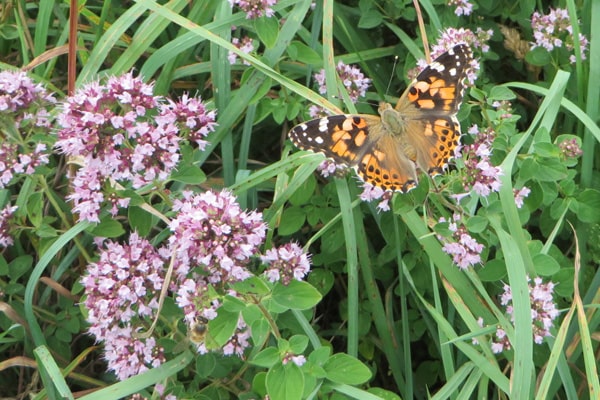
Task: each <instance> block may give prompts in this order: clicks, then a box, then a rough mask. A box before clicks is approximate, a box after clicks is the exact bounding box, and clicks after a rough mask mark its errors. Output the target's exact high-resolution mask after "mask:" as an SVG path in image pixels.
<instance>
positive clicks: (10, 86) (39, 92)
mask: <svg viewBox="0 0 600 400" xmlns="http://www.w3.org/2000/svg"><path fill="white" fill-rule="evenodd" d="M55 102H56V99H54V97H53V96H52V94H50V93H49V92H48V91H46V89H45V88H44V87H43V86H42V85H40V84H39V83H35V82H34V81H33V80H32V79H31V78H30V77H29V76H27V74H26V73H25V72H23V71H2V72H0V116H1V115H2V114H8V113H14V114H16V116H17V119H18V120H19V121H21V120H24V119H25V120H33V121H34V123H35V124H36V125H38V126H40V125H41V126H45V125H44V123H43V121H44V120H45V119H46V118H47V117H48V110H47V109H46V106H48V105H51V104H54V103H55ZM29 111H31V112H29ZM38 112H41V114H38ZM38 118H41V120H42V122H40V121H39V120H38Z"/></svg>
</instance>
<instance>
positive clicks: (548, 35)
mask: <svg viewBox="0 0 600 400" xmlns="http://www.w3.org/2000/svg"><path fill="white" fill-rule="evenodd" d="M531 28H532V30H533V37H534V38H535V43H532V45H531V49H532V50H533V49H535V48H536V47H543V48H545V49H546V50H548V51H552V50H554V48H555V47H562V46H563V45H564V47H565V48H566V49H567V50H569V51H573V50H574V38H573V26H572V25H571V20H570V19H569V12H568V11H567V10H566V9H563V8H556V9H552V8H551V9H550V12H549V13H548V14H540V13H539V12H537V11H536V12H534V13H533V15H532V16H531ZM578 41H579V48H580V51H581V53H580V55H581V59H582V60H585V59H586V55H585V52H586V50H587V48H588V45H589V41H588V40H587V38H586V37H585V36H584V35H583V34H581V33H580V34H579V38H578ZM569 61H570V62H571V63H575V61H576V57H575V55H571V56H570V57H569Z"/></svg>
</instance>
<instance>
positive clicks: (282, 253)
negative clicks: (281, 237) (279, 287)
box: [261, 243, 310, 285]
mask: <svg viewBox="0 0 600 400" xmlns="http://www.w3.org/2000/svg"><path fill="white" fill-rule="evenodd" d="M261 260H262V262H263V263H265V264H267V269H266V271H265V275H266V277H267V279H269V280H270V281H271V282H281V283H282V284H283V285H289V283H290V282H291V281H292V279H296V280H299V281H300V280H302V279H303V278H304V277H305V276H306V274H308V271H309V270H310V258H309V256H308V254H306V253H304V251H302V248H300V246H298V245H297V244H296V243H286V244H284V245H283V246H281V247H279V248H272V249H269V250H267V251H266V253H265V255H263V256H262V257H261Z"/></svg>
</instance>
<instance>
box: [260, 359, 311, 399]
mask: <svg viewBox="0 0 600 400" xmlns="http://www.w3.org/2000/svg"><path fill="white" fill-rule="evenodd" d="M266 384H267V393H268V394H269V398H270V399H271V400H300V399H301V398H302V393H303V392H304V374H302V371H301V370H300V368H299V367H298V366H297V365H296V364H294V363H288V364H286V365H282V364H281V363H279V364H277V365H275V366H274V367H273V368H271V369H270V370H269V372H267V380H266Z"/></svg>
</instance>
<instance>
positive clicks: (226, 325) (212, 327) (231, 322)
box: [208, 308, 240, 347]
mask: <svg viewBox="0 0 600 400" xmlns="http://www.w3.org/2000/svg"><path fill="white" fill-rule="evenodd" d="M217 314H218V315H217V317H216V318H215V319H212V320H210V321H208V332H209V333H210V337H211V338H212V339H213V340H214V341H215V343H216V345H217V346H218V347H222V346H223V345H224V344H225V343H227V341H228V340H229V339H230V338H231V336H232V335H233V333H234V332H235V329H236V327H237V324H238V319H239V315H240V313H239V312H229V311H227V310H224V309H223V308H219V310H218V311H217Z"/></svg>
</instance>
